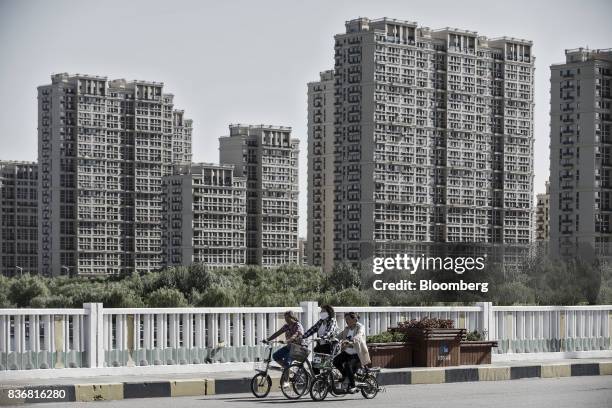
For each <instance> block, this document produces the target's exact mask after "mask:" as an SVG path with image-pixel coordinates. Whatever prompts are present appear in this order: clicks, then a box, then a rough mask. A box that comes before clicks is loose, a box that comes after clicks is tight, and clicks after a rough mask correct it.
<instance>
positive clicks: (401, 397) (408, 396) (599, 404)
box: [22, 376, 612, 408]
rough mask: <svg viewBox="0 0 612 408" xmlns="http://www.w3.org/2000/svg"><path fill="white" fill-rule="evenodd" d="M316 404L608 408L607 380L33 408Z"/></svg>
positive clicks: (331, 407) (610, 385) (611, 386)
mask: <svg viewBox="0 0 612 408" xmlns="http://www.w3.org/2000/svg"><path fill="white" fill-rule="evenodd" d="M32 405H33V404H32ZM32 405H30V406H32ZM22 406H23V405H22ZM318 406H323V407H327V408H336V407H342V408H361V407H362V408H366V407H367V408H369V407H376V406H380V407H384V408H400V407H401V408H421V407H422V408H438V407H445V406H447V407H452V408H476V407H486V408H546V407H551V408H576V407H580V408H610V407H612V376H599V377H565V378H550V379H548V378H547V379H541V378H531V379H522V380H512V381H491V382H488V381H484V382H469V383H450V384H423V385H393V386H387V387H385V391H384V392H382V393H381V394H379V395H378V396H377V397H376V399H374V400H366V399H364V398H362V397H361V394H356V395H352V396H348V397H344V398H333V397H331V396H330V397H328V398H327V399H326V400H325V401H324V402H322V403H316V402H313V401H311V400H310V398H307V396H304V397H303V399H301V400H298V401H289V400H286V399H285V398H284V397H283V395H282V394H280V393H271V394H270V395H269V396H268V397H267V398H265V399H260V400H257V399H255V398H254V397H253V396H251V395H249V394H226V395H212V396H198V397H176V398H143V399H127V400H121V401H101V402H88V403H84V402H72V403H61V404H58V403H45V404H36V407H37V408H59V407H62V408H63V407H66V408H78V407H86V408H93V407H95V408H111V407H112V408H114V407H119V408H121V407H126V408H128V407H129V408H137V407H146V408H169V407H172V408H175V407H176V408H187V407H194V408H195V407H198V408H233V407H240V408H251V407H258V408H266V407H270V408H272V407H293V408H301V407H304V408H309V407H318Z"/></svg>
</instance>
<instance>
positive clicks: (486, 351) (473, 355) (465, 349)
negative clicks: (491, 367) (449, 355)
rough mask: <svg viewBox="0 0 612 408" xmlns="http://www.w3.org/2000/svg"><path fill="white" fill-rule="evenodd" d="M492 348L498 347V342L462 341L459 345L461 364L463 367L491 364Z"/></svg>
mask: <svg viewBox="0 0 612 408" xmlns="http://www.w3.org/2000/svg"><path fill="white" fill-rule="evenodd" d="M492 347H497V342H496V341H462V342H460V343H459V354H460V359H459V360H460V363H461V364H462V365H464V364H465V365H477V364H491V348H492Z"/></svg>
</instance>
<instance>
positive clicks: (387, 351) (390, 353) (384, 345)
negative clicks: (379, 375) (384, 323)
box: [367, 331, 412, 368]
mask: <svg viewBox="0 0 612 408" xmlns="http://www.w3.org/2000/svg"><path fill="white" fill-rule="evenodd" d="M367 343H368V351H369V353H370V359H371V360H372V365H373V366H375V367H381V368H402V367H411V366H412V348H411V347H410V345H409V344H408V343H406V341H405V336H404V334H403V333H393V332H390V331H386V332H382V333H379V334H375V335H373V336H368V338H367Z"/></svg>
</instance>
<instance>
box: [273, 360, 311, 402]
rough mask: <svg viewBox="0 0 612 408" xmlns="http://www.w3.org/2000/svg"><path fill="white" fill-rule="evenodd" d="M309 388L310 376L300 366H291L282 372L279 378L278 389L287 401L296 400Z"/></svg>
mask: <svg viewBox="0 0 612 408" xmlns="http://www.w3.org/2000/svg"><path fill="white" fill-rule="evenodd" d="M309 387H310V374H309V373H308V371H307V370H306V369H305V368H304V366H303V365H302V364H292V365H290V366H289V367H287V368H286V369H285V370H283V374H282V375H281V378H280V389H281V392H282V393H283V395H284V396H285V397H287V398H288V399H298V398H300V397H301V396H302V395H304V394H305V393H306V392H307V391H308V389H309Z"/></svg>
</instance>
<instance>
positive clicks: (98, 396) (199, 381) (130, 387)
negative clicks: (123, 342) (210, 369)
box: [0, 362, 612, 405]
mask: <svg viewBox="0 0 612 408" xmlns="http://www.w3.org/2000/svg"><path fill="white" fill-rule="evenodd" d="M598 375H612V362H602V363H561V364H559V363H557V364H554V363H551V364H526V365H524V366H512V367H503V366H502V367H497V366H496V367H493V366H484V367H477V366H467V367H440V368H406V369H394V370H383V371H382V372H381V373H380V374H379V375H378V382H379V383H380V385H383V386H384V385H409V384H443V383H454V382H465V381H504V380H518V379H521V378H557V377H578V376H598ZM250 382H251V378H250V377H247V378H216V379H214V378H193V379H191V378H190V379H180V380H178V379H175V380H168V381H149V382H136V381H135V382H124V383H99V384H98V383H89V384H74V385H37V386H24V387H19V386H13V387H1V388H0V405H19V404H24V403H25V404H29V403H39V402H40V403H43V402H74V401H113V400H121V399H128V398H153V397H182V396H197V395H220V394H239V393H248V392H250ZM277 390H278V378H274V377H273V378H272V391H277Z"/></svg>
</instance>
